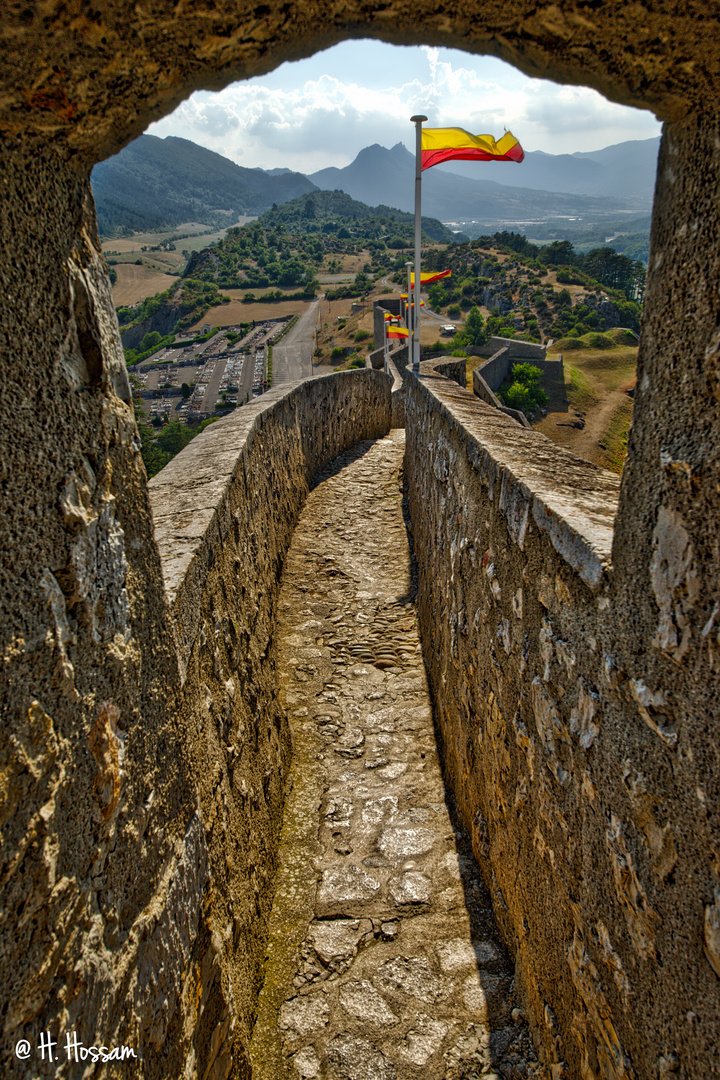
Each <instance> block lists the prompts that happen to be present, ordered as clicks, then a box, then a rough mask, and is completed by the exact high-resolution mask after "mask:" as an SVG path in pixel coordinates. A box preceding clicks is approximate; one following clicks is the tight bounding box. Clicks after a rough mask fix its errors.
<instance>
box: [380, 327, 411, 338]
mask: <svg viewBox="0 0 720 1080" xmlns="http://www.w3.org/2000/svg"><path fill="white" fill-rule="evenodd" d="M385 333H386V334H387V336H388V337H389V338H390V337H394V338H406V337H408V336H409V331H408V330H406V329H405V327H404V326H387V327H386V328H385Z"/></svg>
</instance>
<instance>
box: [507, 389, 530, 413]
mask: <svg viewBox="0 0 720 1080" xmlns="http://www.w3.org/2000/svg"><path fill="white" fill-rule="evenodd" d="M503 397H504V399H505V404H506V405H508V406H509V407H510V408H511V409H519V410H520V412H523V413H528V412H529V411H530V391H529V389H528V388H527V386H524V385H523V384H522V383H519V382H514V383H512V384H511V385H510V386H509V387H508V389H507V390H506V391H505V393H504V394H503Z"/></svg>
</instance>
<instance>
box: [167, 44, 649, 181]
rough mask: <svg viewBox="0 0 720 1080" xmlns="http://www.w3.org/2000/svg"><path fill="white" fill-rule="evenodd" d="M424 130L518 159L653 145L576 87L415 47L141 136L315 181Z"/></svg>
mask: <svg viewBox="0 0 720 1080" xmlns="http://www.w3.org/2000/svg"><path fill="white" fill-rule="evenodd" d="M418 111H421V112H424V113H425V114H426V115H427V116H428V118H429V123H430V125H431V126H435V127H443V126H453V127H455V126H456V127H465V128H467V129H468V130H469V131H473V132H475V133H490V134H493V135H495V136H496V137H497V136H499V135H500V134H502V132H503V130H504V129H505V128H510V129H511V130H512V131H513V133H514V134H515V136H516V137H517V138H518V139H520V141H521V142H522V144H523V146H524V147H525V149H526V150H536V149H537V150H546V151H548V152H550V153H572V152H573V151H575V150H596V149H600V148H601V147H603V146H607V145H609V144H611V143H614V142H622V141H623V140H625V139H643V138H652V137H653V136H654V135H656V134H658V132H659V125H658V123H657V122H656V121H655V119H654V118H653V117H652V116H651V114H649V113H645V112H642V111H641V110H638V109H626V108H624V107H622V106H620V105H615V104H613V103H611V102H608V101H606V100H605V98H603V97H602V96H601V95H600V94H598V93H596V92H595V91H594V90H589V89H587V88H585V87H575V86H557V85H555V84H554V83H550V82H546V81H543V80H539V79H528V78H527V77H526V76H524V75H522V74H521V73H520V72H518V71H516V70H515V69H514V68H512V67H510V66H509V65H507V64H504V63H503V62H502V61H498V60H494V59H492V58H484V57H473V56H469V55H468V54H465V53H461V52H457V51H453V50H448V49H437V48H430V47H427V46H423V47H420V48H402V47H394V46H390V45H386V44H383V43H381V42H368V41H361V42H345V43H344V44H342V45H338V46H335V47H334V48H333V49H329V50H327V51H326V52H324V53H319V54H317V55H316V56H314V57H311V58H309V59H307V60H303V61H300V62H298V63H296V64H284V65H282V66H281V67H280V68H279V69H277V70H276V71H274V72H272V73H271V74H270V75H268V76H267V77H265V78H262V79H260V78H256V79H251V80H249V81H248V82H245V83H234V84H232V85H231V86H228V87H226V88H225V89H224V90H222V91H220V92H219V93H217V94H210V93H208V92H206V91H201V92H199V93H196V94H194V95H193V96H192V97H190V98H189V99H188V100H187V101H186V102H184V103H183V104H182V105H180V106H179V108H178V109H176V110H175V112H174V113H173V114H172V115H171V116H168V117H165V118H164V119H163V120H160V121H159V122H157V123H155V124H152V125H151V127H150V128H149V129H148V131H149V133H150V134H153V135H160V136H165V135H180V136H182V137H183V138H187V139H191V140H193V141H194V142H198V143H200V144H201V145H203V146H207V147H208V148H209V149H211V150H215V151H217V152H218V153H221V154H224V155H225V156H227V157H229V158H232V159H233V160H235V161H237V162H239V163H240V164H242V165H245V166H259V167H261V168H274V167H277V166H285V167H288V168H293V169H297V170H299V171H301V172H314V171H315V170H317V169H321V168H324V167H326V166H328V165H337V166H343V165H346V164H348V162H350V161H352V160H353V158H354V157H355V156H356V155H357V153H358V152H359V151H360V150H362V149H363V147H365V146H368V145H370V144H372V143H381V144H382V145H384V146H393V145H394V144H395V143H397V142H403V143H405V145H406V146H407V147H408V149H412V148H413V147H414V132H413V127H412V125H411V124H410V122H409V118H410V116H411V115H412V114H414V113H416V112H418Z"/></svg>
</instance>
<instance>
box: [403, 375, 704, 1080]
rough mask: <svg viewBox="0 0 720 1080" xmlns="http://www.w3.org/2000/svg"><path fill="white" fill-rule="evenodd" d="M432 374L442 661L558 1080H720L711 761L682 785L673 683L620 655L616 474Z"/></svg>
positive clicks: (417, 390)
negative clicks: (706, 794)
mask: <svg viewBox="0 0 720 1080" xmlns="http://www.w3.org/2000/svg"><path fill="white" fill-rule="evenodd" d="M421 371H422V375H421V378H419V379H418V378H411V379H409V380H408V381H407V383H406V432H407V455H406V464H405V474H406V477H407V480H408V484H409V500H410V510H411V516H412V522H413V533H414V542H415V552H416V557H417V559H418V564H419V619H420V625H421V633H422V639H423V648H424V653H425V661H426V665H427V669H428V673H429V678H430V682H431V686H432V691H433V695H434V698H435V706H436V719H437V723H438V728H439V733H440V737H441V741H442V744H443V750H444V757H445V768H446V775H447V779H448V782H449V784H450V787H451V788H452V790H453V792H454V794H455V797H456V799H457V802H458V806H459V811H460V814H461V816H462V818H463V820H464V822H465V824H466V826H467V827H468V829H469V830H470V832H471V835H472V838H473V846H474V851H475V854H476V857H477V859H478V862H479V864H480V867H481V869H482V872H483V874H484V877H485V881H486V883H487V886H488V888H489V890H490V892H491V894H492V898H493V902H494V907H495V913H496V917H497V918H498V920H499V923H500V925H501V927H502V931H503V934H504V936H505V939H506V941H507V943H508V946H509V948H510V950H511V952H512V954H513V955H514V957H515V963H516V971H517V977H518V983H519V987H520V989H521V992H522V995H523V996H524V1000H525V1003H526V1006H527V1009H528V1012H529V1015H530V1017H531V1022H532V1024H533V1026H534V1029H535V1032H536V1035H537V1038H538V1040H539V1042H540V1043H541V1045H542V1046H543V1049H544V1053H545V1055H546V1059H547V1061H548V1062H549V1063H551V1064H553V1065H554V1070H555V1071H554V1072H553V1075H554V1076H558V1077H566V1078H573V1080H574V1078H576V1077H578V1078H582V1080H589V1078H595V1077H603V1078H610V1080H617V1078H621V1077H622V1078H648V1080H649V1078H655V1077H672V1078H673V1080H674V1078H675V1076H676V1075H677V1076H682V1077H687V1078H688V1080H689V1078H690V1077H695V1076H699V1075H702V1076H705V1077H715V1076H718V1075H720V1074H719V1073H718V1062H717V1055H716V1053H715V1051H714V1049H713V1044H714V1038H715V1034H716V1032H717V1030H718V1024H719V1022H720V1000H719V998H718V993H717V975H716V972H717V971H719V970H720V967H718V962H717V952H715V953H713V949H714V947H715V945H714V943H716V942H717V930H716V927H717V925H718V920H717V918H716V916H715V914H714V912H715V910H716V909H714V908H712V907H711V908H709V909H708V908H706V906H705V904H704V903H703V901H702V897H703V891H704V892H705V893H706V894H708V901H709V902H712V896H713V894H712V887H711V885H710V881H711V875H712V871H711V870H710V869H709V866H708V861H709V859H710V857H711V856H710V853H711V851H712V850H713V849H712V846H711V844H709V843H708V837H707V836H706V835H705V829H704V828H703V827H702V826H701V827H698V825H699V823H700V822H699V819H700V818H701V815H700V814H699V812H698V811H699V810H700V809H701V808H700V806H699V804H698V798H699V796H698V795H697V794H696V790H695V787H696V784H697V783H701V784H702V785H708V784H709V785H711V786H712V784H714V783H715V779H714V772H713V771H712V769H711V767H710V763H711V762H712V760H713V759H712V758H711V757H710V755H709V753H708V750H709V747H708V748H707V749H706V752H705V759H704V761H703V762H702V764H701V763H700V759H699V755H696V756H695V759H694V760H695V769H696V775H695V777H693V780H692V781H688V779H686V780H685V782H684V783H681V782H679V781H680V776H679V769H678V760H679V758H680V754H679V753H678V751H679V750H680V752H681V753H682V750H681V746H680V740H679V737H678V731H677V728H676V724H677V721H678V719H679V717H676V716H674V715H673V714H672V713H671V712H669V711H668V710H667V708H666V706H665V705H664V704H663V702H664V701H665V700H666V698H665V697H663V693H662V692H661V689H662V691H664V693H665V694H666V695H668V692H669V691H670V689H671V685H672V684H671V683H670V681H669V680H668V681H666V683H665V684H664V685H663V686H662V688H661V687H659V686H658V685H657V683H654V682H653V683H651V682H650V681H649V680H648V679H647V678H646V677H643V674H642V670H643V669H642V667H641V665H640V664H638V659H640V660H641V659H642V654H640V655H639V656H638V655H637V654H636V661H635V662H636V665H637V666H636V669H635V670H634V671H628V670H627V669H623V666H622V664H621V663H619V662H618V654H619V652H620V650H621V649H622V648H623V647H624V643H625V642H626V641H627V639H628V637H629V636H630V633H629V630H628V627H631V626H632V625H633V622H634V611H635V609H636V608H637V606H638V604H637V601H636V600H633V607H632V608H630V607H628V600H627V593H628V591H629V589H628V586H627V582H625V583H624V584H625V590H624V594H623V592H622V591H620V589H619V587H618V580H617V573H613V570H612V567H611V561H610V557H611V545H612V539H613V523H614V517H615V514H616V511H617V507H618V497H619V479H618V478H617V477H615V476H613V475H612V474H610V473H608V472H605V471H603V470H601V469H599V468H596V467H595V466H593V465H590V464H588V463H586V462H584V461H581V460H579V459H577V458H574V457H573V456H572V455H571V454H569V453H568V452H567V451H565V450H563V449H561V448H559V447H557V446H555V445H553V444H551V443H550V442H549V441H547V440H546V439H544V438H543V437H542V436H540V435H539V434H537V433H535V432H532V431H527V430H525V429H522V428H520V427H518V425H516V424H515V423H513V422H512V421H511V420H510V419H508V418H506V417H505V416H503V415H502V414H500V413H498V411H497V410H495V409H493V408H492V407H490V406H488V405H486V404H485V403H483V402H480V401H478V399H477V398H475V397H474V396H473V395H472V394H471V393H469V392H468V391H467V390H465V389H463V388H461V387H459V386H457V385H455V383H453V382H450V381H449V380H447V379H444V378H442V377H441V376H439V375H438V374H436V373H434V372H433V365H432V363H428V364H425V365H423V368H422V369H421ZM661 524H662V521H661ZM651 533H652V530H651ZM676 539H677V540H678V544H680V547H682V544H681V540H682V536H679V537H678V538H676ZM671 542H672V538H670V537H668V539H667V544H666V548H667V545H668V544H670V543H671ZM675 555H677V558H678V559H680V560H682V552H681V551H680V550H678V552H675ZM667 558H669V559H671V560H672V558H673V553H672V552H669V549H668V554H667ZM656 564H657V559H656ZM658 572H663V571H658ZM664 572H667V569H666V570H665V571H664ZM673 572H674V571H673V570H671V571H670V573H673ZM636 640H637V639H636ZM646 648H647V646H646ZM701 726H702V727H704V723H702V724H701ZM701 770H702V772H703V775H702V780H700V779H699V777H698V775H697V774H698V773H700V772H701ZM700 883H704V884H703V885H701V884H700ZM709 885H710V887H709V888H708V886H709ZM698 886H700V887H698ZM698 893H699V896H698ZM708 901H706V902H705V903H707V902H708ZM713 920H714V921H713ZM708 925H709V926H710V929H709V930H708ZM713 968H714V969H715V970H713ZM693 1003H694V1004H693ZM714 1033H715V1034H714Z"/></svg>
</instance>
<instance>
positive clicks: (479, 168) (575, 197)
mask: <svg viewBox="0 0 720 1080" xmlns="http://www.w3.org/2000/svg"><path fill="white" fill-rule="evenodd" d="M658 146H659V140H657V139H649V140H647V141H643V142H637V143H624V144H620V145H619V146H617V147H607V148H606V149H605V150H602V151H599V152H598V154H596V155H591V154H581V155H577V156H576V155H573V154H560V155H552V154H544V153H539V152H531V153H528V154H526V155H525V161H524V162H522V164H521V165H518V164H516V163H515V162H490V163H483V164H478V163H475V162H463V161H453V162H450V163H449V164H447V165H445V166H439V167H436V168H434V169H431V170H428V171H427V172H425V173H423V186H422V207H423V211H425V212H426V213H428V214H430V215H431V216H433V217H437V218H440V220H442V221H450V220H452V221H468V220H475V221H479V222H482V223H486V224H488V225H496V224H498V223H500V222H503V221H506V220H508V219H522V218H524V219H531V218H544V219H547V218H548V217H562V216H576V217H587V216H588V215H596V216H597V215H601V216H602V215H610V214H613V215H616V214H617V213H618V212H619V211H620V212H628V213H629V212H633V213H640V212H643V211H647V210H649V209H650V208H651V206H652V194H653V185H654V182H655V169H656V163H657V153H658ZM623 148H631V149H630V150H626V156H625V157H624V156H623ZM414 176H415V158H414V155H413V154H411V153H410V152H409V151H408V150H407V149H406V148H405V146H404V145H403V144H402V143H398V144H397V145H396V146H393V147H392V149H390V150H388V149H386V148H385V147H383V146H378V145H377V144H375V145H374V146H368V147H366V148H365V149H364V150H361V151H360V153H359V154H358V156H357V157H356V158H355V160H354V161H353V162H352V163H351V164H350V165H346V166H345V168H344V169H335V168H330V169H321V170H320V171H319V172H316V173H311V174H310V176H309V177H308V179H309V180H311V181H312V182H313V184H316V185H317V187H319V188H324V189H326V190H327V189H333V188H339V189H340V190H341V191H345V192H347V194H348V195H351V196H352V197H353V198H354V199H362V201H363V202H366V203H370V204H371V205H372V204H373V203H374V202H375V201H383V202H386V203H388V204H390V205H391V206H397V207H398V208H399V209H401V210H412V208H413V200H414V184H413V179H414ZM489 176H492V177H493V179H489ZM496 177H498V178H500V177H501V178H502V182H500V181H499V179H498V180H496V179H495V178H496Z"/></svg>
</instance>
